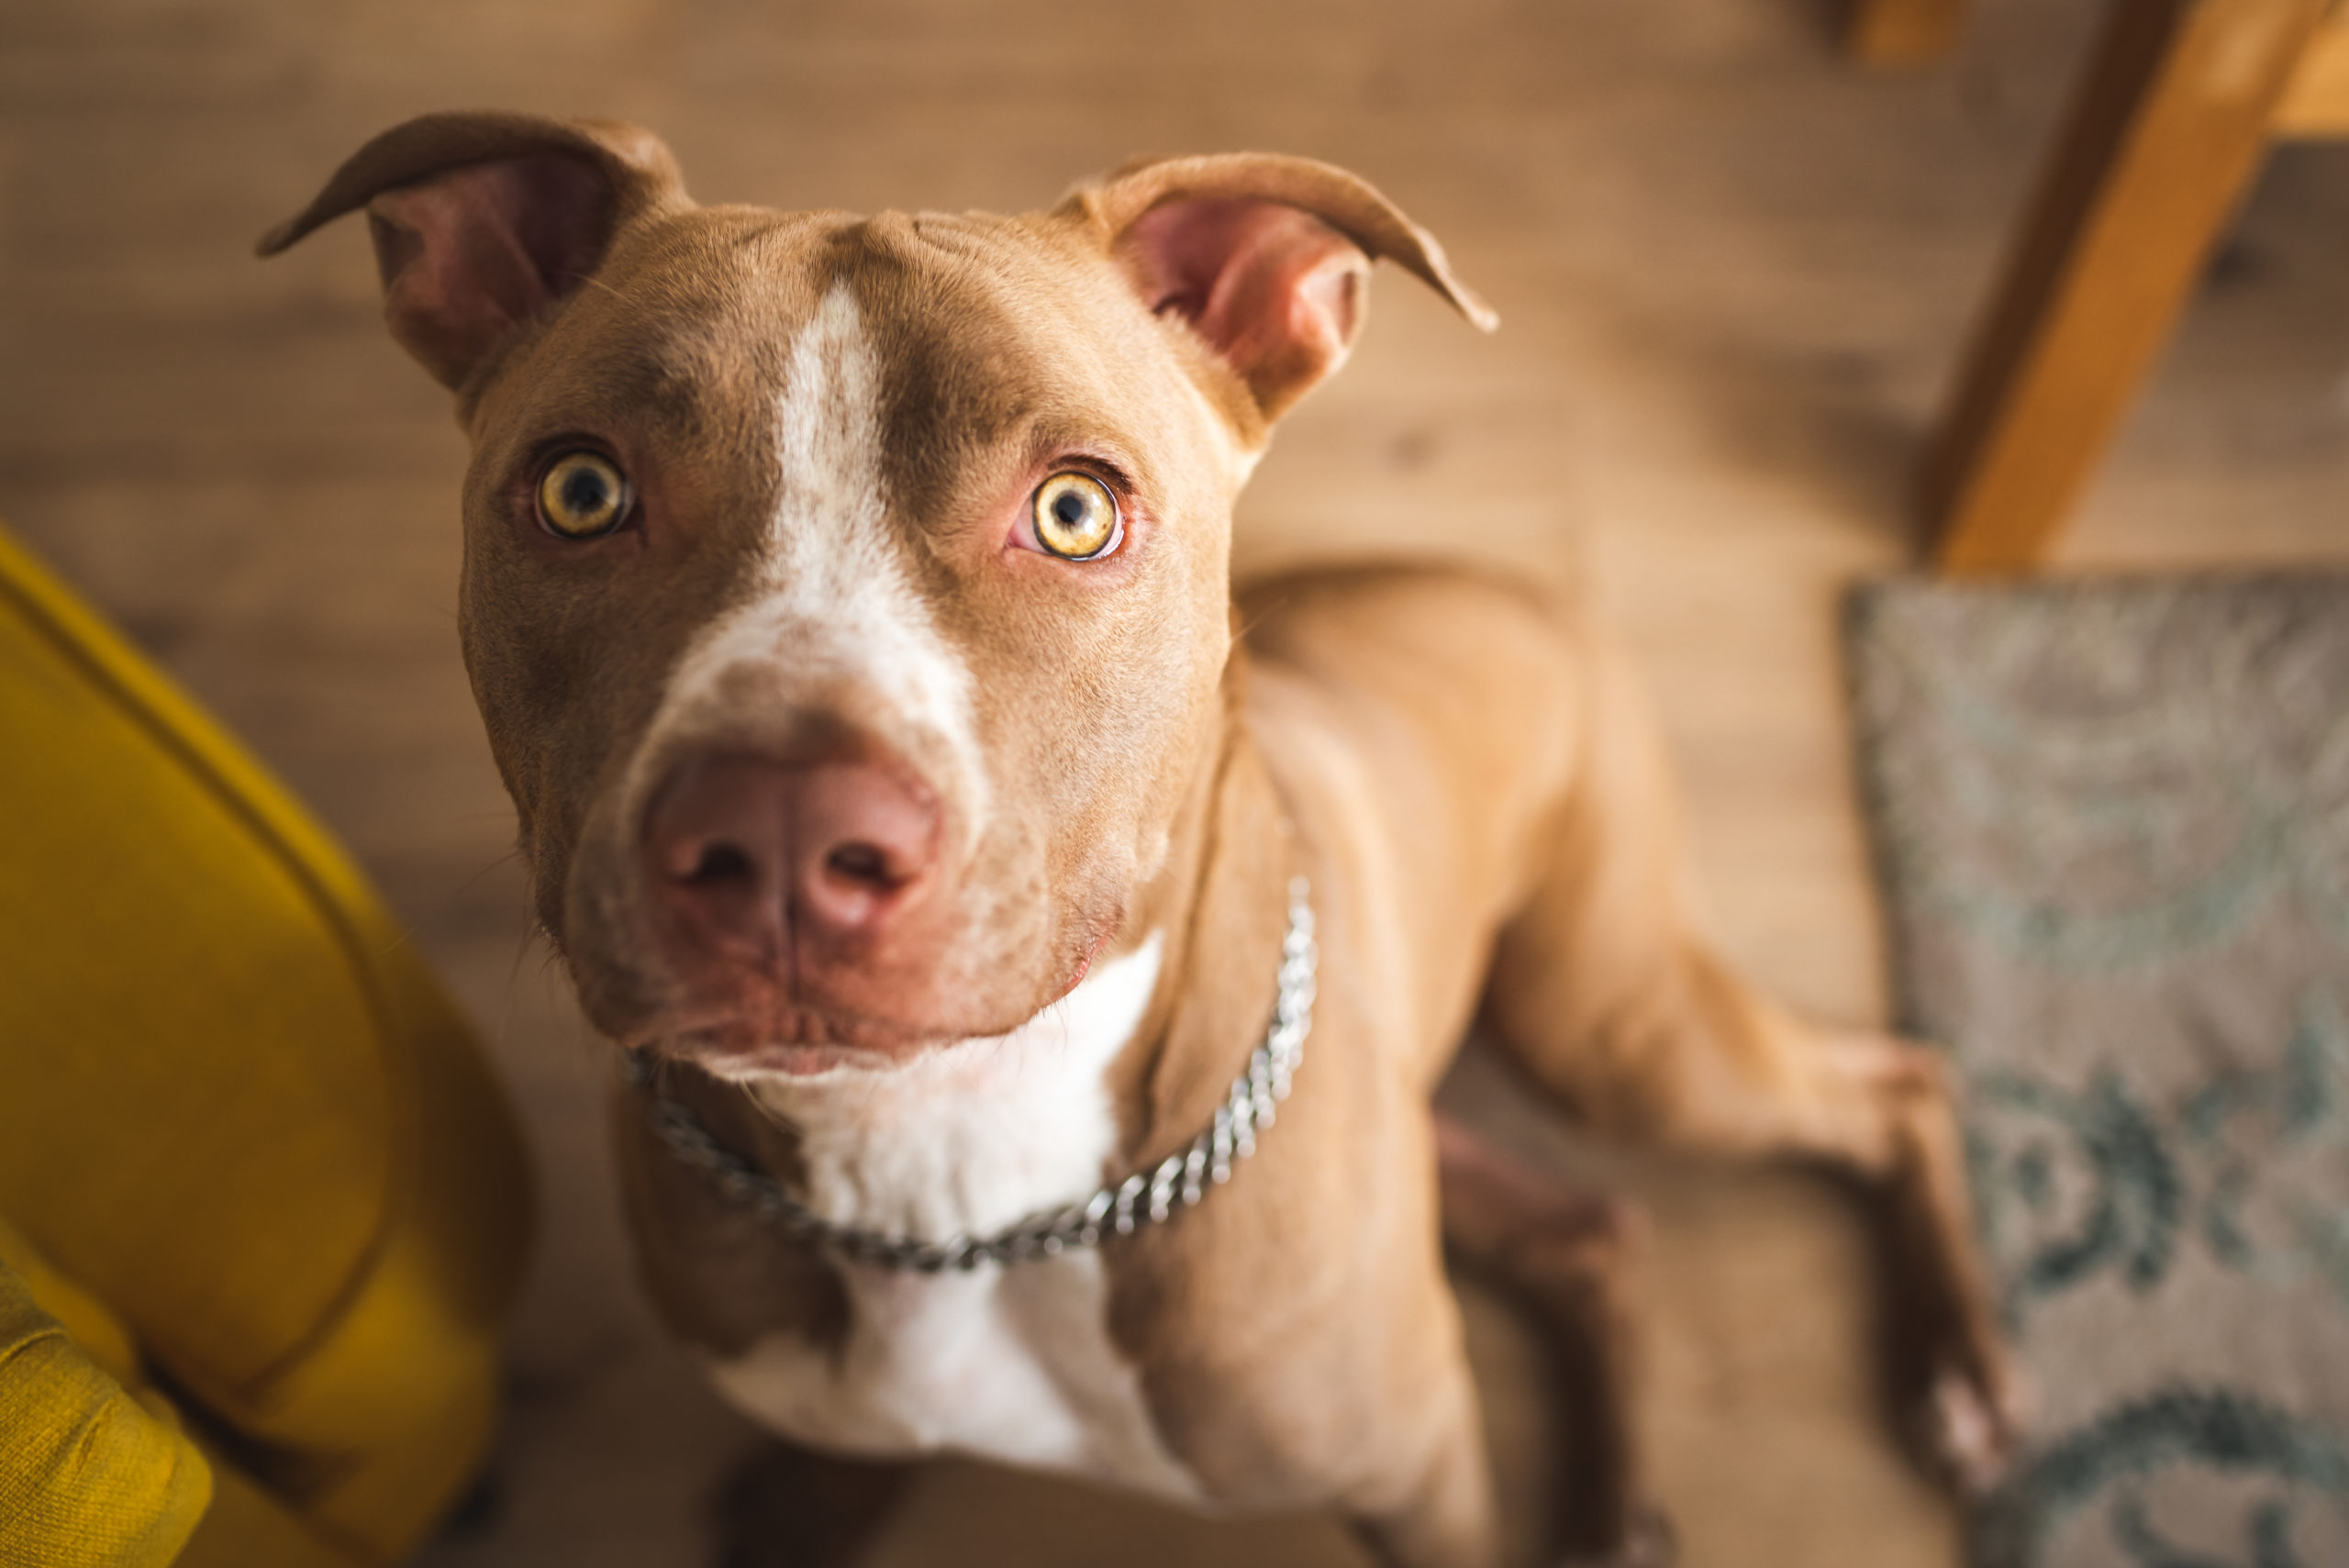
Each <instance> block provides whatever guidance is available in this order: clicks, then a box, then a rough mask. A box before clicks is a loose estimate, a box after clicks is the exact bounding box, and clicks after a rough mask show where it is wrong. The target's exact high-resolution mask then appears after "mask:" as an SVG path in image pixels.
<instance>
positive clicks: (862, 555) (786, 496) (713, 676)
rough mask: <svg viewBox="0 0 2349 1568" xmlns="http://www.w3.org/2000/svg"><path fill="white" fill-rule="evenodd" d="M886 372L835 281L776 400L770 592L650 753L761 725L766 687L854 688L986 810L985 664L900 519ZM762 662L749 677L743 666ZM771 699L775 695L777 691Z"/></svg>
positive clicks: (947, 785) (701, 654)
mask: <svg viewBox="0 0 2349 1568" xmlns="http://www.w3.org/2000/svg"><path fill="white" fill-rule="evenodd" d="M881 391H882V388H881V379H880V373H879V371H878V369H877V367H876V366H875V364H874V355H873V350H872V345H871V343H870V342H869V341H868V339H866V336H865V332H864V324H863V317H862V315H861V314H860V312H859V311H858V309H857V306H856V297H855V295H853V294H852V293H851V292H850V290H849V287H848V285H847V284H845V283H835V284H832V286H831V288H830V289H829V291H828V292H827V293H826V294H825V295H824V297H823V300H822V302H821V303H820V304H819V305H818V306H817V307H816V313H815V315H814V316H812V317H809V318H808V320H807V323H806V324H805V325H804V326H802V327H801V328H799V330H798V332H797V333H796V334H795V335H794V337H793V339H792V341H791V347H790V351H789V355H788V358H787V360H786V363H785V381H784V389H783V393H782V395H781V396H780V398H779V399H778V400H777V407H776V414H775V425H774V434H775V444H774V453H775V470H776V474H775V477H776V499H775V508H774V515H773V517H771V518H769V520H768V524H767V541H766V544H767V548H766V560H765V569H764V572H763V575H762V580H761V582H760V584H759V591H758V594H757V595H756V596H755V597H754V598H752V599H751V601H750V602H749V603H748V604H746V605H743V606H741V607H740V608H739V609H737V610H734V611H732V612H731V613H729V615H727V616H726V617H723V618H721V619H720V620H718V622H717V623H716V624H714V625H713V626H712V627H711V628H709V630H708V631H707V633H706V634H705V635H704V636H703V637H702V639H700V640H699V642H698V644H697V645H696V647H695V648H694V649H693V650H692V651H691V652H690V653H689V654H688V655H687V656H686V658H685V661H684V662H683V663H682V664H681V666H680V667H679V669H678V672H677V673H676V676H675V677H674V680H673V682H672V684H671V689H670V693H669V697H668V700H667V701H666V702H665V703H664V704H663V711H662V715H661V717H660V718H659V719H658V720H656V722H655V724H654V727H653V732H652V734H651V736H650V737H649V738H648V743H647V746H646V748H645V753H644V757H645V759H646V760H650V759H651V757H652V756H653V755H654V754H655V753H657V752H659V751H662V750H663V749H664V747H665V743H666V742H667V740H669V739H671V738H672V737H674V736H677V735H680V734H685V735H691V734H693V733H695V732H696V731H699V732H736V731H740V730H741V729H744V728H756V726H757V724H758V723H759V722H760V721H761V719H762V718H766V719H770V720H771V719H773V718H774V717H777V716H775V715H774V714H765V715H760V714H751V713H743V712H738V711H734V710H735V709H737V708H739V707H741V706H744V705H743V703H742V701H741V696H740V693H741V692H742V691H743V690H745V689H749V690H755V691H758V692H761V693H762V694H765V695H772V696H779V697H780V698H781V699H782V700H784V701H785V702H786V703H787V702H791V701H806V702H809V703H815V704H820V703H822V702H824V701H826V700H827V697H828V695H829V694H833V693H837V692H838V691H840V690H841V689H842V688H843V687H852V688H854V689H855V690H856V691H857V693H858V694H859V698H860V702H859V706H861V707H864V708H866V709H868V710H870V711H874V712H877V713H878V714H880V715H882V716H883V720H884V722H885V725H886V727H887V728H888V730H889V731H890V733H888V734H886V735H885V736H884V739H890V740H903V741H909V742H911V743H912V745H911V749H912V750H914V751H916V752H918V753H928V754H930V755H932V756H935V754H936V753H938V752H940V751H943V752H944V753H946V756H947V758H949V759H951V762H950V765H951V766H952V769H953V772H954V773H955V774H956V775H957V776H955V777H953V778H952V779H946V778H940V779H936V780H934V781H933V782H934V783H935V784H938V785H940V786H941V789H942V790H943V791H945V792H946V793H948V794H949V795H952V796H954V797H955V798H956V799H957V802H958V804H959V805H960V806H961V807H962V809H961V811H960V812H959V813H957V815H958V816H959V817H961V819H962V823H963V828H964V829H965V833H966V835H969V834H975V833H976V831H977V829H978V827H979V823H980V820H981V818H982V817H984V815H985V773H984V771H983V770H982V769H981V767H980V765H979V757H978V751H977V745H976V740H975V737H974V725H973V719H972V707H971V676H970V672H969V670H968V669H967V668H966V667H965V666H964V664H963V661H962V659H961V658H960V657H959V656H958V655H957V654H956V653H955V651H954V650H953V649H952V647H950V646H949V645H948V644H947V642H946V640H945V639H943V638H942V637H941V636H940V635H939V632H938V628H937V625H936V622H935V620H934V619H933V618H932V617H931V616H930V608H929V606H927V605H926V604H925V603H923V601H922V598H921V595H920V594H919V593H918V591H917V590H916V588H915V586H914V584H913V582H912V580H911V578H910V577H909V576H908V575H907V571H906V567H905V562H904V561H903V560H902V558H901V555H900V553H899V549H898V547H897V545H896V543H895V541H894V540H893V539H892V530H891V528H890V523H889V512H888V506H889V492H888V481H887V475H886V473H885V468H884V462H883V455H884V454H883V450H882V425H881ZM745 673H748V674H751V676H752V677H753V678H752V679H751V681H749V682H747V683H746V682H743V681H741V680H740V679H739V678H738V677H739V676H740V675H742V674H745ZM762 706H763V705H762Z"/></svg>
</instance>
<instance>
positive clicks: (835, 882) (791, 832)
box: [644, 755, 939, 967]
mask: <svg viewBox="0 0 2349 1568" xmlns="http://www.w3.org/2000/svg"><path fill="white" fill-rule="evenodd" d="M938 824H939V812H938V805H937V803H936V801H935V800H933V799H931V798H930V795H928V794H927V793H926V792H923V791H921V790H920V789H919V788H918V787H917V786H915V785H914V784H909V783H908V782H907V781H905V780H903V779H900V778H899V777H898V776H897V775H896V774H895V773H890V772H889V771H887V770H886V769H884V768H881V767H877V766H875V765H874V764H873V763H870V762H811V763H800V764H792V763H785V762H774V761H772V760H769V759H766V758H762V757H747V756H740V755H730V756H729V755H718V756H706V757H696V758H692V759H689V760H688V761H687V762H685V763H684V764H683V765H682V766H680V767H679V768H678V769H677V771H676V772H674V773H672V774H670V775H669V780H668V782H667V783H666V784H663V785H662V788H661V791H660V793H659V794H658V795H655V796H654V797H653V802H652V808H651V811H650V812H648V813H647V814H646V817H645V823H644V853H645V856H646V859H647V862H648V863H647V867H646V869H647V870H648V871H649V872H650V873H651V883H652V886H653V888H654V890H655V895H656V896H657V897H659V898H660V899H661V900H662V902H663V903H664V904H665V905H666V906H667V907H668V908H669V909H670V910H671V911H672V912H673V913H674V915H675V916H676V917H678V920H679V922H680V924H681V925H683V926H684V928H685V931H686V932H687V934H688V935H689V937H690V938H691V939H692V940H694V941H695V942H696V944H697V945H700V946H703V947H705V948H707V949H709V950H711V951H714V952H715V953H718V954H722V955H724V956H727V957H730V958H733V959H736V960H739V961H742V962H751V963H754V964H757V965H759V966H761V967H772V966H774V965H776V964H778V963H779V962H780V961H781V960H782V957H783V954H784V952H785V946H786V943H787V942H789V941H790V940H792V939H793V937H794V936H795V934H796V936H797V937H798V938H800V939H803V940H806V939H813V940H817V941H818V942H820V943H824V944H826V945H831V944H834V943H837V942H839V941H840V940H843V939H850V938H855V937H860V936H874V935H878V934H879V933H880V932H881V931H883V930H884V929H885V928H887V927H888V925H889V924H890V923H891V922H892V921H894V920H896V918H897V917H900V916H901V915H903V914H904V913H905V911H906V910H907V908H908V907H909V906H912V905H914V904H916V903H918V901H919V900H920V899H921V897H922V895H924V894H925V893H926V892H928V891H929V888H930V884H932V883H933V882H935V881H936V880H937V878H936V876H935V874H934V873H935V872H936V869H937V863H938Z"/></svg>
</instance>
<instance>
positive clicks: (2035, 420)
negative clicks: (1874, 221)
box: [1924, 0, 2330, 573]
mask: <svg viewBox="0 0 2349 1568" xmlns="http://www.w3.org/2000/svg"><path fill="white" fill-rule="evenodd" d="M2329 3H2330V0H2116V3H2115V4H2114V5H2113V6H2112V8H2111V12H2110V17H2109V18H2108V20H2107V23H2106V26H2105V30H2104V32H2103V35H2102V37H2101V38H2100V39H2099V43H2098V45H2097V47H2096V50H2095V52H2094V54H2093V56H2092V57H2091V60H2090V62H2089V66H2088V72H2087V83H2086V87H2085V90H2084V91H2083V92H2082V93H2081V94H2080V95H2079V96H2078V98H2077V100H2076V104H2075V106H2074V109H2073V113H2072V117H2071V120H2070V123H2069V124H2068V125H2067V126H2066V128H2065V131H2064V134H2063V137H2062V139H2061V140H2060V142H2059V143H2058V145H2057V150H2056V152H2055V155H2054V158H2053V160H2052V161H2050V163H2049V165H2048V169H2047V172H2046V174H2045V176H2044V178H2043V183H2042V186H2041V190H2040V194H2039V196H2038V198H2037V200H2036V201H2035V202H2034V203H2033V205H2032V212H2031V217H2030V219H2029V221H2028V222H2027V223H2026V225H2025V226H2024V228H2023V230H2022V233H2021V240H2020V243H2019V244H2018V246H2017V247H2016V250H2015V251H2014V253H2013V258H2012V260H2011V261H2010V262H2009V267H2008V269H2007V273H2006V277H2005V281H2004V282H2003V284H2001V286H2000V288H1999V291H1998V296H1997V303H1996V305H1995V306H1993V307H1992V309H1991V311H1990V313H1989V315H1988V317H1987V325H1986V326H1985V327H1984V328H1981V330H1980V331H1979V333H1978V335H1977V336H1976V339H1975V343H1974V347H1973V350H1972V353H1971V357H1970V360H1969V362H1968V363H1967V366H1966V369H1965V374H1964V376H1963V378H1962V379H1961V381H1960V383H1959V389H1958V393H1957V395H1956V397H1955V399H1954V402H1953V404H1952V406H1951V412H1950V413H1949V415H1948V417H1947V419H1946V421H1945V423H1944V425H1943V431H1942V434H1941V437H1940V439H1939V440H1938V441H1937V443H1936V446H1935V449H1934V450H1933V452H1932V457H1931V459H1930V460H1929V462H1928V464H1927V467H1926V470H1925V473H1924V499H1925V506H1926V510H1927V513H1928V516H1929V517H1930V518H1931V520H1932V522H1933V523H1934V524H1935V525H1936V528H1937V534H1938V538H1937V542H1936V545H1935V548H1934V555H1935V559H1936V562H1937V563H1938V564H1939V565H1940V566H1941V567H1943V569H1944V570H1946V571H1950V572H1954V573H2011V572H2018V571H2021V570H2024V569H2027V568H2028V567H2030V566H2031V565H2032V563H2033V562H2036V561H2037V560H2038V559H2039V556H2040V554H2041V551H2042V550H2043V547H2044V546H2045V544H2046V543H2047V541H2048V539H2050V538H2052V537H2053V535H2054V531H2055V529H2056V528H2057V527H2058V525H2059V523H2060V522H2061V519H2062V517H2063V516H2064V513H2065V510H2066V508H2067V507H2069V506H2070V505H2071V504H2072V502H2073V500H2074V499H2075V498H2076V495H2077V494H2078V492H2079V490H2080V488H2081V486H2082V485H2083V484H2085V482H2086V481H2087V477H2088V475H2089V474H2090V473H2092V472H2093V470H2094V468H2095V466H2096V463H2097V461H2098V459H2099V457H2100V455H2101V454H2102V452H2103V450H2104V448H2105V445H2106V443H2107V442H2108V440H2109V439H2110V437H2111V435H2112V433H2113V431H2114V429H2115V428H2117V426H2118V425H2119V423H2120V421H2121V417H2122V416H2123V415H2124V414H2125V413H2126V412H2127V410H2128V408H2129V406H2130V404H2131V402H2132V399H2133V396H2134V394H2135V390H2136V387H2137V384H2138V383H2139V382H2140V381H2141V380H2142V379H2143V376H2144V374H2145V372H2146V371H2147V370H2148V369H2149V368H2150V367H2151V365H2152V364H2153V362H2154V359H2155V357H2156V356H2157V355H2158V354H2159V352H2160V350H2161V348H2162V345H2163V343H2164V342H2165V340H2166V339H2167V338H2168V336H2169V330H2170V327H2171V324H2172V323H2173V322H2174V320H2175V319H2176V316H2177V313H2178V311H2179V309H2180V308H2181V307H2182V306H2183V305H2184V304H2185V302H2186V299H2187V298H2188V295H2189V294H2190V293H2191V292H2192V290H2193V287H2194V284H2195V282H2196V280H2197V278H2198V277H2199V275H2200V272H2201V267H2202V262H2203V259H2204V257H2205V256H2206V255H2207V254H2208V252H2209V250H2210V246H2211V243H2212V242H2213V240H2214V239H2216V238H2217V236H2218V234H2219V233H2220V231H2221V228H2223V226H2224V225H2225V223H2226V221H2227V219H2228V217H2230V216H2231V215H2232V213H2233V211H2234V209H2235V206H2236V204H2237V202H2238V201H2239V200H2240V198H2241V196H2242V195H2243V190H2244V188H2245V187H2246V186H2247V185H2248V183H2250V180H2251V176H2252V174H2253V173H2254V171H2255V170H2256V169H2257V167H2258V165H2259V161H2260V158H2261V154H2262V152H2263V151H2264V150H2265V149H2266V144H2267V127H2268V123H2269V120H2270V118H2271V117H2272V116H2273V114H2274V111H2275V108H2276V105H2277V100H2278V98H2279V97H2280V96H2281V95H2282V93H2283V91H2284V88H2285V84H2286V83H2287V82H2288V80H2289V78H2290V75H2291V72H2292V68H2293V65H2294V62H2295V61H2297V60H2298V59H2299V55H2300V52H2301V50H2302V47H2303V46H2304V45H2305V44H2306V42H2307V41H2308V39H2309V37H2310V34H2311V33H2312V32H2313V31H2314V30H2315V29H2316V28H2317V27H2318V25H2319V24H2320V23H2321V21H2322V19H2323V17H2324V14H2325V12H2326V10H2327V8H2328V6H2329Z"/></svg>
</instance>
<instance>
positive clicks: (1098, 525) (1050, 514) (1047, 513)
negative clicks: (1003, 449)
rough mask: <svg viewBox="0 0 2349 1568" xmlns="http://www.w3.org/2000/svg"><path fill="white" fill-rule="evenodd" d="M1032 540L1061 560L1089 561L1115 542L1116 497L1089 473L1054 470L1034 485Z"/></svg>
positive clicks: (1103, 552) (1116, 540)
mask: <svg viewBox="0 0 2349 1568" xmlns="http://www.w3.org/2000/svg"><path fill="white" fill-rule="evenodd" d="M1035 512H1036V542H1037V543H1038V544H1041V545H1042V546H1043V547H1044V550H1046V552H1047V553H1049V554H1052V555H1057V556H1059V557H1060V558H1061V559H1062V560H1063V561H1090V560H1092V559H1093V558H1094V557H1095V556H1097V555H1106V554H1108V552H1109V550H1111V549H1112V548H1113V547H1114V546H1115V545H1116V544H1117V542H1118V500H1117V497H1116V496H1114V495H1110V494H1109V487H1108V485H1106V484H1102V483H1101V482H1100V481H1099V480H1097V479H1096V478H1094V477H1093V476H1092V475H1091V474H1089V473H1055V474H1053V475H1052V477H1051V478H1050V479H1047V480H1046V481H1044V483H1042V484H1039V485H1038V486H1036V502H1035Z"/></svg>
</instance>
